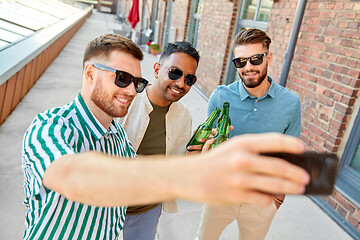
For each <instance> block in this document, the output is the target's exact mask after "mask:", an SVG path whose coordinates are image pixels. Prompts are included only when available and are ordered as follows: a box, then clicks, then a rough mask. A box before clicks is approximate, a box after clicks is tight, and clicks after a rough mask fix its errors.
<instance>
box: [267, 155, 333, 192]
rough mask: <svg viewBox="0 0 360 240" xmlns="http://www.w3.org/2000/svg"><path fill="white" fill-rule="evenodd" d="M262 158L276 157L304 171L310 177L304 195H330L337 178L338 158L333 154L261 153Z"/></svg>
mask: <svg viewBox="0 0 360 240" xmlns="http://www.w3.org/2000/svg"><path fill="white" fill-rule="evenodd" d="M262 155H264V156H270V157H277V158H282V159H285V160H286V161H288V162H290V163H292V164H295V165H297V166H299V167H301V168H303V169H305V170H306V171H307V172H308V173H309V174H310V176H311V180H310V183H309V184H308V185H307V186H306V190H305V193H304V194H305V195H330V194H331V193H332V191H333V188H334V184H335V181H336V177H337V172H338V165H339V158H338V157H337V156H336V154H334V153H317V152H304V153H302V154H291V153H262Z"/></svg>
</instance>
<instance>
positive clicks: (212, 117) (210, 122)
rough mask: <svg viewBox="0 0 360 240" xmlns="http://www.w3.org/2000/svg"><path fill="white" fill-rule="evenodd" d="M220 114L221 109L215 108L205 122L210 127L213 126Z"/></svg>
mask: <svg viewBox="0 0 360 240" xmlns="http://www.w3.org/2000/svg"><path fill="white" fill-rule="evenodd" d="M219 115H220V109H219V108H215V110H214V111H213V112H212V113H211V114H210V116H209V117H208V119H206V121H205V124H206V125H207V126H209V127H212V126H213V124H214V122H215V120H216V119H217V117H218V116H219Z"/></svg>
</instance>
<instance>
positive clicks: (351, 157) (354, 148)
mask: <svg viewBox="0 0 360 240" xmlns="http://www.w3.org/2000/svg"><path fill="white" fill-rule="evenodd" d="M353 114H355V113H353ZM336 187H337V189H338V190H339V191H340V192H341V193H343V194H344V195H345V196H346V197H347V198H349V200H351V201H352V202H353V203H355V204H356V205H357V206H360V111H358V113H357V116H356V119H355V121H354V125H353V128H352V130H351V133H350V136H349V139H348V141H347V143H346V146H345V149H344V153H343V155H342V158H341V163H340V168H339V176H338V180H337V182H336Z"/></svg>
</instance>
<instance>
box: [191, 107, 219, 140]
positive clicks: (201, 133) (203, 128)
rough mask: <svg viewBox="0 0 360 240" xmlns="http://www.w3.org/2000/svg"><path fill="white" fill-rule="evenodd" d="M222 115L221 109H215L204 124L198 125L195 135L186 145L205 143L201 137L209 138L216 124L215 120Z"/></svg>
mask: <svg viewBox="0 0 360 240" xmlns="http://www.w3.org/2000/svg"><path fill="white" fill-rule="evenodd" d="M219 115H220V109H219V108H215V109H214V111H213V112H212V113H211V114H210V116H209V117H208V119H206V121H205V122H204V123H202V124H200V125H199V126H198V128H197V129H196V131H195V133H194V135H192V137H191V139H190V141H189V143H188V144H187V145H186V147H188V146H193V145H201V146H202V145H204V143H202V142H199V139H207V138H208V137H209V135H210V133H211V130H212V126H213V125H214V122H215V120H216V119H217V117H218V116H219Z"/></svg>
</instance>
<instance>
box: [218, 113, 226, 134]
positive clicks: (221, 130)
mask: <svg viewBox="0 0 360 240" xmlns="http://www.w3.org/2000/svg"><path fill="white" fill-rule="evenodd" d="M227 124H228V116H227V115H226V116H224V118H223V119H222V121H221V123H220V128H219V129H218V132H219V135H225V134H226V128H227Z"/></svg>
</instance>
